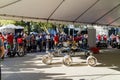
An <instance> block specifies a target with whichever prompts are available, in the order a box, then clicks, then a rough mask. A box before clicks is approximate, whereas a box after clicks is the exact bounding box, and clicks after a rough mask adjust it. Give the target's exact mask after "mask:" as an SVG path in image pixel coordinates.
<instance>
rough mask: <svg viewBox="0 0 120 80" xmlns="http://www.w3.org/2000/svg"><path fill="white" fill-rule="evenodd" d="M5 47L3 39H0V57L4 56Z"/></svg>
mask: <svg viewBox="0 0 120 80" xmlns="http://www.w3.org/2000/svg"><path fill="white" fill-rule="evenodd" d="M4 53H5V49H4V44H3V41H2V40H1V39H0V58H2V57H3V56H4ZM0 80H1V61H0Z"/></svg>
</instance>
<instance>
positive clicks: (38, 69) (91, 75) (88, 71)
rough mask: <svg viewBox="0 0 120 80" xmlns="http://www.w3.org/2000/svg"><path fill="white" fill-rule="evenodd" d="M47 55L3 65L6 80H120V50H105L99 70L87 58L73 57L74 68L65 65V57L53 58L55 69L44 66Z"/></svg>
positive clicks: (98, 55) (36, 55)
mask: <svg viewBox="0 0 120 80" xmlns="http://www.w3.org/2000/svg"><path fill="white" fill-rule="evenodd" d="M42 55H43V53H31V54H27V55H26V56H24V57H15V58H5V60H4V61H2V80H120V50H112V49H110V50H102V51H101V53H100V54H94V56H95V57H96V58H97V59H98V64H97V66H96V67H90V66H88V65H87V64H86V59H85V57H84V56H81V57H72V58H73V63H72V65H71V66H64V65H63V64H62V58H63V57H55V58H53V62H52V64H51V65H45V64H43V63H42V62H41V57H42Z"/></svg>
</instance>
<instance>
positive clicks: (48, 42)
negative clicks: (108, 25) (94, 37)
mask: <svg viewBox="0 0 120 80" xmlns="http://www.w3.org/2000/svg"><path fill="white" fill-rule="evenodd" d="M87 37H88V36H87V34H84V35H79V36H74V37H73V36H68V35H66V34H55V35H54V34H47V33H46V34H43V33H39V34H28V33H26V32H21V33H17V34H15V35H14V34H13V33H8V34H2V33H0V38H1V39H2V41H3V42H4V46H5V49H6V45H8V44H9V45H10V46H11V48H13V47H14V44H18V45H19V46H23V47H24V50H25V51H26V52H33V51H40V52H42V51H45V50H53V49H55V47H57V46H58V44H59V43H61V42H65V41H70V42H71V41H75V42H76V43H84V44H83V45H84V46H87Z"/></svg>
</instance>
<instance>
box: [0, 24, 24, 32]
mask: <svg viewBox="0 0 120 80" xmlns="http://www.w3.org/2000/svg"><path fill="white" fill-rule="evenodd" d="M16 29H24V27H22V26H15V25H13V24H8V25H5V26H2V27H0V32H2V33H11V32H12V33H15V30H16Z"/></svg>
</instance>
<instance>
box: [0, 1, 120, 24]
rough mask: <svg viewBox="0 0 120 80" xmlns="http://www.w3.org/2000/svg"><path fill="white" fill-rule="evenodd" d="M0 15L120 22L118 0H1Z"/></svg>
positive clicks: (88, 21)
mask: <svg viewBox="0 0 120 80" xmlns="http://www.w3.org/2000/svg"><path fill="white" fill-rule="evenodd" d="M0 17H1V19H16V20H38V21H39V20H40V21H59V22H71V23H89V24H102V25H115V26H120V0H0Z"/></svg>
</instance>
